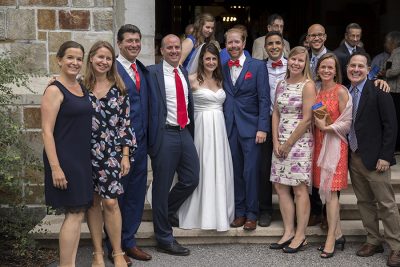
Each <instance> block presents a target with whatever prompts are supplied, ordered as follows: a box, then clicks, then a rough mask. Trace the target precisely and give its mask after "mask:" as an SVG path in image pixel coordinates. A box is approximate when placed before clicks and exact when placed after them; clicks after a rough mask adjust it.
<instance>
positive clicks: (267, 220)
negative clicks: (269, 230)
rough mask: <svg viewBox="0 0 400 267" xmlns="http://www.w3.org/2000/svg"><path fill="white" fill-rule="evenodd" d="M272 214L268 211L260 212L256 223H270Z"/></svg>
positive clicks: (267, 224)
mask: <svg viewBox="0 0 400 267" xmlns="http://www.w3.org/2000/svg"><path fill="white" fill-rule="evenodd" d="M271 221H272V216H271V214H268V213H261V215H260V218H258V225H259V226H261V227H268V226H270V225H271Z"/></svg>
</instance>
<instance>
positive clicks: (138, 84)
mask: <svg viewBox="0 0 400 267" xmlns="http://www.w3.org/2000/svg"><path fill="white" fill-rule="evenodd" d="M131 68H132V69H133V73H135V80H136V89H137V90H138V92H139V91H140V76H139V72H138V70H137V68H136V63H132V64H131Z"/></svg>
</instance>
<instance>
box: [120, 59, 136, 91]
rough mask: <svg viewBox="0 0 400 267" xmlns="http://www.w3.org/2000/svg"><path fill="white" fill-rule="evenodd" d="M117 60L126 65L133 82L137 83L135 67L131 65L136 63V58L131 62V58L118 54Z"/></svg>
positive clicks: (125, 67)
mask: <svg viewBox="0 0 400 267" xmlns="http://www.w3.org/2000/svg"><path fill="white" fill-rule="evenodd" d="M117 60H118V61H119V63H121V65H122V66H123V67H124V69H125V70H126V72H127V73H128V75H129V77H131V78H132V80H133V82H134V83H135V84H136V78H135V73H134V72H133V69H132V67H131V65H132V63H135V64H136V60H135V61H133V62H130V61H129V60H127V59H126V58H124V56H123V55H121V54H119V55H118V57H117Z"/></svg>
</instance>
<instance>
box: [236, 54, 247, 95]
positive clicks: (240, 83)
mask: <svg viewBox="0 0 400 267" xmlns="http://www.w3.org/2000/svg"><path fill="white" fill-rule="evenodd" d="M248 70H249V58H247V57H246V60H245V61H244V63H243V68H242V71H241V72H240V75H239V77H238V79H237V80H236V84H235V89H236V91H237V90H238V89H239V88H240V87H241V86H242V83H243V81H244V77H245V74H246V73H247V71H248Z"/></svg>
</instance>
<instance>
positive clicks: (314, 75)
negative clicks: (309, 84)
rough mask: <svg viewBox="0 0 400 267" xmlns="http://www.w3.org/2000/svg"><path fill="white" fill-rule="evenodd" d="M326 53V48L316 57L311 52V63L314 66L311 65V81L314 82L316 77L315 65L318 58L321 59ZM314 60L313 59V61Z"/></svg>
mask: <svg viewBox="0 0 400 267" xmlns="http://www.w3.org/2000/svg"><path fill="white" fill-rule="evenodd" d="M327 52H328V50H326V47H325V46H324V49H322V50H321V52H319V53H318V54H317V55H316V54H314V53H313V52H311V62H310V63H312V62H314V64H312V65H311V71H312V75H313V80H314V81H315V80H316V79H315V78H316V77H317V70H316V68H317V63H318V60H319V58H320V57H322V56H323V55H325V54H326V53H327ZM314 58H315V59H314Z"/></svg>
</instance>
